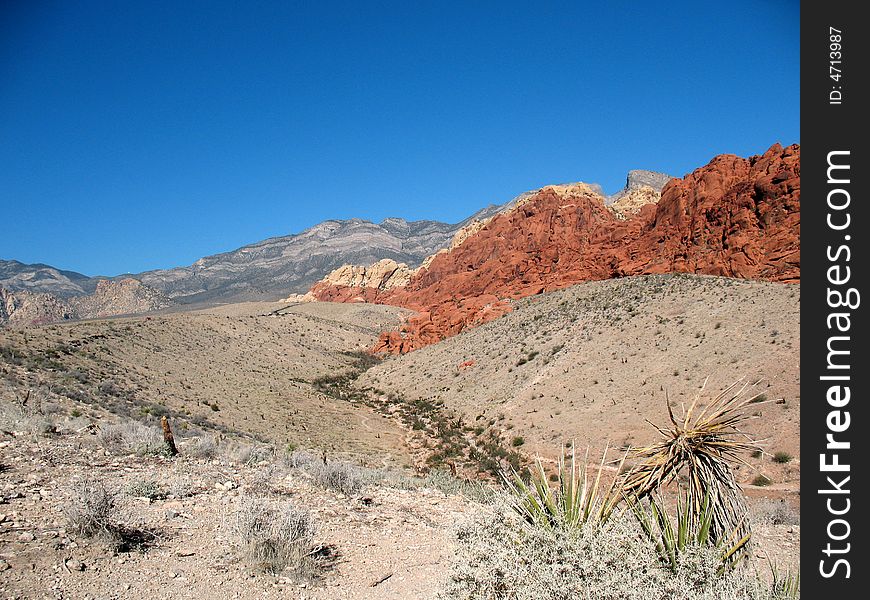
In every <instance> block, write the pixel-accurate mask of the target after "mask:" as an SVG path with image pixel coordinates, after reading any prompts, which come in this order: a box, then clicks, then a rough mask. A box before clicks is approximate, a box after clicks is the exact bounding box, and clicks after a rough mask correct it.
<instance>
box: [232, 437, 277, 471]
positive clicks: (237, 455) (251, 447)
mask: <svg viewBox="0 0 870 600" xmlns="http://www.w3.org/2000/svg"><path fill="white" fill-rule="evenodd" d="M219 451H220V453H221V454H222V455H223V456H224V457H225V458H226V459H227V460H229V461H230V462H234V463H236V464H240V465H246V466H249V467H250V466H253V465H256V464H259V463H262V462H267V461H271V460H273V459H274V458H275V449H274V448H272V447H271V446H267V445H265V444H248V443H246V442H240V441H236V442H233V443H227V444H223V445H221V446H220V447H219Z"/></svg>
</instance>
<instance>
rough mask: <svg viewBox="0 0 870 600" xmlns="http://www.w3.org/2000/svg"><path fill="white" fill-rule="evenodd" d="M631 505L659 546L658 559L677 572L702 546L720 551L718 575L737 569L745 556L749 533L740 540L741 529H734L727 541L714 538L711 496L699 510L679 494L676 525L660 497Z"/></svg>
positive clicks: (647, 535)
mask: <svg viewBox="0 0 870 600" xmlns="http://www.w3.org/2000/svg"><path fill="white" fill-rule="evenodd" d="M629 505H630V506H631V508H632V511H633V512H634V515H635V516H636V517H637V520H638V522H639V523H640V525H641V529H642V530H643V532H644V534H645V535H646V537H647V538H649V539H650V540H651V541H652V542H653V543H654V544H655V545H656V550H657V551H658V554H659V557H660V558H661V559H662V561H663V562H664V563H665V564H666V565H667V566H668V567H669V568H670V569H671V570H672V571H674V572H676V571H677V568H678V566H679V559H680V556H681V555H682V554H683V553H685V552H687V551H692V550H694V549H697V548H699V547H707V546H710V547H714V548H716V549H717V550H718V553H719V568H718V574H719V575H721V574H723V573H724V572H725V571H727V570H729V569H731V568H733V567H734V566H736V565H737V563H738V562H740V560H741V559H742V558H743V557H744V556H745V555H746V552H745V551H746V544H747V543H748V542H749V537H750V536H749V534H748V533H747V534H745V535H743V536H742V537H739V533H738V532H739V528H737V527H735V528H734V530H733V531H732V532H731V534H730V535H729V536H728V537H726V538H720V539H718V540H717V539H715V538H714V537H713V536H712V535H711V527H712V525H713V513H714V511H713V508H712V506H711V504H710V497H709V496H705V497H704V500H703V503H702V504H701V507H700V509H697V508H695V506H694V504H693V503H692V502H691V499H690V498H689V497H688V494H684V493H682V492H681V493H679V494H678V495H677V511H676V513H677V514H676V516H677V519H676V526H674V523H673V522H672V521H671V518H670V516H668V512H667V510H666V508H665V506H664V502H663V500H662V499H661V497H660V496H658V495H651V496H649V498H648V502H647V503H643V502H635V501H631V500H629ZM647 505H648V508H647Z"/></svg>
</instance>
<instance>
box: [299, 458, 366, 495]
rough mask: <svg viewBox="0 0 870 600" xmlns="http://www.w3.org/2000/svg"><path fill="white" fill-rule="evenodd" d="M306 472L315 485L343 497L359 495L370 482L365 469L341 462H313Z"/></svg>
mask: <svg viewBox="0 0 870 600" xmlns="http://www.w3.org/2000/svg"><path fill="white" fill-rule="evenodd" d="M307 470H308V472H309V473H311V475H312V477H313V478H314V482H315V483H316V484H317V485H319V486H320V487H322V488H324V489H327V490H332V491H334V492H338V493H340V494H344V495H345V496H357V495H359V494H360V493H362V491H363V490H364V489H365V488H366V486H367V485H368V483H369V481H370V480H371V477H370V475H369V474H368V473H367V471H366V470H365V469H362V468H360V467H357V466H356V465H352V464H350V463H346V462H341V461H331V462H327V463H323V462H313V463H311V464H310V465H309V466H308V467H307Z"/></svg>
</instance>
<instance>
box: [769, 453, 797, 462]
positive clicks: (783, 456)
mask: <svg viewBox="0 0 870 600" xmlns="http://www.w3.org/2000/svg"><path fill="white" fill-rule="evenodd" d="M792 458H793V456H792V455H791V454H789V453H788V452H782V451H780V452H774V454H773V462H775V463H780V464H785V463H788V462H791V459H792Z"/></svg>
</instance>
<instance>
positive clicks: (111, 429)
mask: <svg viewBox="0 0 870 600" xmlns="http://www.w3.org/2000/svg"><path fill="white" fill-rule="evenodd" d="M98 437H99V440H100V443H102V444H103V447H104V448H105V449H106V450H108V451H109V452H111V453H112V454H138V455H140V456H145V455H154V456H162V455H165V454H166V452H167V449H166V444H165V443H164V441H163V433H162V432H161V430H160V429H158V428H157V427H149V426H147V425H143V424H141V423H138V422H136V421H125V422H122V423H116V424H105V425H103V426H102V427H100V431H99V433H98Z"/></svg>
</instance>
